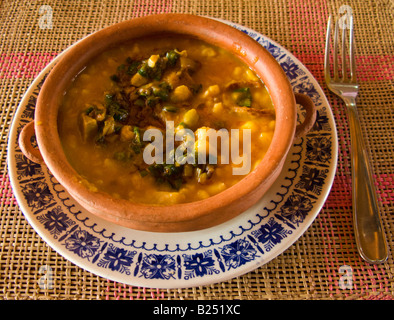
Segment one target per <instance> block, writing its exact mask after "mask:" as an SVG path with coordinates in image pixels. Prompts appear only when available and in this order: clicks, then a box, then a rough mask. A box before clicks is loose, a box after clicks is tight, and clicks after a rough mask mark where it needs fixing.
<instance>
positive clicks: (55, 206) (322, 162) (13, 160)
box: [8, 21, 337, 288]
mask: <svg viewBox="0 0 394 320" xmlns="http://www.w3.org/2000/svg"><path fill="white" fill-rule="evenodd" d="M223 22H225V23H228V24H230V25H231V26H233V27H235V28H237V29H239V30H241V31H243V32H245V33H246V34H248V35H249V36H251V37H252V38H253V39H255V40H256V41H257V42H259V43H260V44H261V45H262V46H263V47H265V48H266V49H267V50H268V51H269V52H270V53H271V54H272V56H273V57H274V58H275V59H276V60H277V61H278V63H279V64H280V65H281V66H282V68H283V70H284V71H285V72H286V74H287V76H288V78H289V80H290V83H291V84H292V86H293V89H294V91H295V92H302V93H305V94H307V95H309V96H310V97H311V98H312V99H313V101H314V102H315V105H316V106H317V119H316V123H315V125H314V127H313V129H312V131H311V132H310V133H308V135H307V136H305V137H303V138H299V139H297V140H296V141H294V145H293V147H292V148H291V150H290V152H289V155H288V158H287V159H286V162H285V165H284V168H283V170H282V173H281V175H280V176H279V177H278V179H277V181H276V182H275V183H274V185H273V186H272V187H271V189H270V190H269V191H268V192H267V193H266V195H265V196H264V197H263V199H261V200H260V202H259V203H258V204H257V205H255V206H254V207H253V208H251V209H249V210H247V211H246V212H245V213H243V214H242V215H240V216H238V217H236V218H234V219H233V220H231V221H229V222H227V223H224V224H222V225H220V226H217V227H214V228H210V229H207V230H202V231H196V232H190V233H167V234H161V233H156V234H154V236H152V233H149V232H141V231H135V230H131V229H127V228H123V227H119V226H117V225H114V224H112V223H108V222H106V221H104V220H101V219H100V218H98V217H96V216H94V215H92V214H90V213H89V212H86V211H85V210H84V209H83V208H82V207H80V206H79V204H78V203H77V202H76V201H75V200H74V199H72V197H71V196H70V195H69V194H68V193H67V192H66V191H65V190H64V188H63V187H62V186H61V185H60V184H59V183H58V182H57V181H56V179H55V178H54V177H53V176H52V174H51V173H50V172H49V171H48V169H47V168H46V166H41V165H38V164H35V163H33V162H31V161H30V160H28V159H27V158H26V157H25V156H24V155H23V154H22V153H21V150H20V148H19V145H18V143H17V141H18V135H19V132H20V130H21V129H22V128H23V126H25V125H26V124H27V123H29V122H30V121H32V120H33V118H34V109H35V103H36V100H37V96H38V93H39V90H40V88H41V86H42V84H43V82H44V80H45V77H46V75H47V74H48V73H49V71H50V69H51V68H52V67H53V65H54V63H55V62H56V61H57V59H55V60H54V61H53V62H52V63H50V64H49V65H48V66H47V67H46V68H45V69H44V70H43V71H42V73H41V74H40V75H39V76H38V77H37V79H36V80H35V81H34V82H33V83H32V85H31V86H30V88H29V90H28V91H27V92H26V94H25V96H24V98H23V100H22V101H21V103H20V106H19V108H18V110H17V113H16V115H15V118H14V121H13V124H12V128H11V133H10V139H9V152H8V157H9V158H8V164H9V174H10V180H11V183H12V185H13V189H14V190H15V196H16V198H17V200H18V203H19V205H20V207H21V209H22V211H23V212H24V214H25V216H26V218H27V220H28V221H29V222H30V224H31V225H32V226H33V227H34V228H35V230H36V231H37V232H38V233H39V235H40V236H41V237H43V239H44V240H45V241H46V242H47V243H48V244H49V245H51V246H52V247H53V248H54V249H55V250H57V251H58V252H59V253H60V254H62V255H63V256H64V257H66V258H67V259H69V260H71V261H72V262H74V263H75V264H77V265H79V266H81V267H83V268H85V269H87V270H89V271H91V272H93V273H95V274H98V275H101V276H104V277H106V278H110V279H112V280H114V281H118V282H123V283H127V284H131V285H139V286H146V287H154V288H159V287H160V288H176V287H192V286H197V285H204V284H211V283H215V282H219V281H225V280H228V279H231V278H233V277H236V276H238V275H241V274H244V273H246V272H248V271H251V270H253V269H255V268H257V267H258V266H260V265H262V264H264V263H266V262H268V261H270V260H271V259H273V258H274V257H276V256H277V255H278V254H280V253H282V252H283V251H284V250H286V248H288V247H289V246H290V245H291V244H292V243H294V241H296V239H298V237H299V236H300V235H301V234H302V233H303V232H305V230H306V229H307V228H308V226H309V225H310V224H311V223H312V222H313V220H314V218H315V217H316V215H317V214H318V212H319V210H320V209H321V207H322V206H323V204H324V201H325V198H326V196H327V194H328V192H329V190H330V188H331V185H332V182H333V177H334V174H335V168H336V160H337V159H336V157H337V136H336V129H335V123H334V120H333V115H332V113H331V109H330V106H329V104H328V102H327V100H326V98H325V96H324V93H323V91H322V89H321V88H320V87H319V85H318V83H317V82H316V80H315V79H314V78H313V77H312V75H311V74H310V73H309V71H308V70H307V69H306V68H305V67H304V66H303V65H302V64H301V63H300V62H299V61H298V60H297V59H296V58H295V57H294V56H293V55H291V54H290V53H289V52H288V51H286V50H285V49H284V48H283V47H281V46H280V45H278V44H277V43H275V42H274V41H272V40H270V39H268V38H267V37H265V36H263V35H261V34H259V33H257V32H255V31H253V30H250V29H248V28H245V27H243V26H240V25H237V24H233V23H230V22H226V21H223ZM300 116H302V114H300Z"/></svg>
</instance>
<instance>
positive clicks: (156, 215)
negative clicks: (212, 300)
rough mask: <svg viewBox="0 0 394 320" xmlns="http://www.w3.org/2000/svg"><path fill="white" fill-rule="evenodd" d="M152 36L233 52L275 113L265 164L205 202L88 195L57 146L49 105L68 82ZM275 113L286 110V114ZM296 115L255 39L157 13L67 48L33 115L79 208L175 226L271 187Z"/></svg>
mask: <svg viewBox="0 0 394 320" xmlns="http://www.w3.org/2000/svg"><path fill="white" fill-rule="evenodd" d="M196 28H197V29H198V31H197V32H196ZM152 32H153V33H155V34H156V33H157V34H158V33H163V32H164V33H171V34H172V33H175V34H182V35H191V36H194V37H197V38H199V39H202V40H204V41H207V42H209V43H212V44H214V45H217V46H220V47H223V48H225V49H227V50H229V51H231V52H233V53H234V54H236V55H237V56H238V57H239V58H240V59H241V60H243V61H244V62H246V63H247V64H248V65H249V66H250V67H251V68H252V69H253V70H254V71H255V72H256V73H257V74H258V75H259V76H260V77H261V79H262V80H263V81H264V83H265V84H266V86H267V88H268V90H269V92H270V95H271V99H272V101H273V104H274V106H275V109H276V128H275V131H274V136H273V139H272V142H271V145H270V147H269V149H268V151H267V153H266V155H265V157H264V159H263V161H262V162H261V163H260V164H259V165H258V166H257V167H256V168H255V169H254V170H253V171H252V172H250V173H249V174H248V175H247V176H246V177H244V178H243V179H242V180H240V181H239V182H238V183H236V184H235V185H233V186H231V187H230V188H228V189H226V190H224V191H222V192H221V193H219V194H217V195H214V196H211V197H209V198H207V199H204V200H199V201H194V202H188V203H180V204H173V205H149V204H136V203H133V202H131V201H129V200H126V199H115V198H113V197H111V196H110V195H109V194H106V193H103V192H94V191H90V190H88V189H87V188H86V187H85V186H83V185H82V184H81V183H80V182H79V179H78V178H77V177H79V175H78V173H77V172H76V171H75V170H74V168H73V167H72V166H71V165H70V164H69V162H68V161H67V158H66V156H65V154H64V151H63V148H62V146H61V141H60V138H59V134H58V128H57V116H58V107H55V108H54V107H53V105H57V106H59V104H60V100H61V98H62V96H63V94H64V92H65V90H66V88H67V87H68V85H69V83H70V81H71V80H72V79H73V78H75V77H76V75H77V74H78V73H79V72H80V71H81V70H83V67H84V66H85V65H86V61H87V60H89V58H90V57H93V56H95V55H96V54H98V53H100V52H102V51H103V50H105V49H106V48H109V47H110V46H113V45H114V44H116V43H120V42H122V41H124V40H122V39H124V38H125V37H128V38H129V40H130V39H132V38H136V37H137V36H138V37H141V36H147V35H148V34H152ZM106 40H107V41H106ZM278 110H279V111H280V110H286V113H284V112H278ZM296 114H297V113H296V104H295V98H294V93H293V90H292V87H291V85H290V82H289V81H288V79H287V76H286V74H285V73H284V71H283V70H282V68H281V67H280V65H279V64H278V63H277V61H276V60H275V59H274V58H273V57H272V56H271V54H270V53H269V52H268V51H267V50H266V49H264V48H263V47H262V46H261V45H260V44H258V43H257V42H256V41H255V40H254V39H252V38H250V37H249V36H247V35H246V34H244V33H242V32H241V31H239V30H237V29H235V28H233V27H231V26H228V25H226V24H224V23H222V22H220V21H217V20H213V19H210V18H207V17H201V16H196V15H190V14H158V15H151V16H145V17H141V18H135V19H132V20H127V21H123V22H120V23H117V24H115V25H112V26H109V27H106V28H104V29H102V30H100V31H97V32H95V33H93V34H91V35H89V36H87V37H86V38H84V39H82V40H80V41H79V42H77V43H76V44H75V45H74V46H72V47H71V48H69V49H68V50H67V52H66V53H65V54H64V55H63V56H62V58H61V59H60V61H59V62H58V63H57V64H56V65H55V66H54V68H53V69H52V71H51V72H50V73H49V75H48V77H47V79H46V80H45V82H44V84H43V87H42V89H41V91H40V94H39V96H38V99H37V106H36V111H35V131H36V138H37V143H38V146H39V149H40V152H41V154H42V157H43V158H44V162H45V164H46V165H47V166H48V168H49V170H50V171H51V173H52V174H53V175H54V176H55V178H56V179H57V180H58V181H59V183H60V184H62V186H63V187H64V188H65V189H66V190H67V191H68V192H69V193H70V194H71V195H72V196H73V197H74V198H76V200H77V201H78V202H80V203H81V204H82V206H83V203H88V204H89V206H91V207H93V208H95V209H96V211H100V212H102V213H103V215H104V216H105V215H106V216H108V217H115V218H116V219H119V220H130V221H139V222H144V221H146V222H157V223H166V222H170V223H173V222H182V221H190V220H195V219H198V218H201V217H203V216H205V215H208V214H210V213H211V212H213V211H215V210H217V209H220V208H222V207H226V206H231V205H233V204H235V203H236V202H238V201H248V195H249V194H251V193H252V192H253V191H254V190H256V189H257V188H258V187H259V186H260V185H261V184H262V183H264V182H267V181H268V182H269V183H270V184H272V183H273V181H270V179H271V180H272V178H273V177H276V176H277V173H278V170H281V169H282V165H283V162H284V160H285V158H286V156H287V153H288V150H289V149H290V147H291V145H292V142H293V139H294V135H295V128H296ZM104 218H105V217H104Z"/></svg>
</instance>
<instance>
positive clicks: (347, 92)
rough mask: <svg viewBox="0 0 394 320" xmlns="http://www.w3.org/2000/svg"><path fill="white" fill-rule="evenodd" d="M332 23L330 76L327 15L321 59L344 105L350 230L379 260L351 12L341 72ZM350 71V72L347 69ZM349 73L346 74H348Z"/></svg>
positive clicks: (382, 246)
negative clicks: (358, 102) (359, 109)
mask: <svg viewBox="0 0 394 320" xmlns="http://www.w3.org/2000/svg"><path fill="white" fill-rule="evenodd" d="M344 18H345V17H343V18H342V21H337V22H336V23H335V33H334V47H333V53H334V57H333V61H334V67H333V69H334V70H333V78H332V77H331V72H330V34H331V16H330V17H329V19H328V26H327V36H326V49H325V59H324V75H325V80H326V83H327V86H328V88H329V89H330V90H331V91H332V92H333V93H335V94H336V95H338V96H339V97H341V98H342V100H343V101H344V102H345V104H346V107H347V113H348V118H349V127H350V142H351V159H352V205H353V220H354V223H353V224H354V234H355V238H356V243H357V248H358V251H359V253H360V255H361V257H362V258H363V259H364V260H365V261H367V262H369V263H383V262H384V261H386V259H387V257H388V249H387V242H386V238H385V235H384V231H383V228H382V223H381V217H380V214H379V209H378V206H377V200H376V190H375V188H374V185H373V180H372V172H371V167H370V164H369V161H368V154H367V150H366V148H365V145H364V141H363V137H362V132H361V128H360V122H359V117H358V113H357V107H356V97H357V93H358V89H359V85H358V83H357V79H356V62H355V54H354V48H355V46H354V36H353V16H352V15H350V18H348V19H347V20H346V23H347V25H346V26H345V27H344V25H343V24H342V28H341V29H342V45H341V50H340V51H341V56H342V59H341V60H342V76H341V77H340V76H339V70H338V54H337V51H338V42H339V40H338V38H339V23H340V22H341V23H343V19H344ZM347 28H349V29H350V35H349V38H350V43H349V60H350V67H349V70H348V69H347V66H346V58H347V55H346V51H347V48H346V42H347V31H346V29H347ZM348 71H350V73H349V72H348ZM348 73H349V76H348Z"/></svg>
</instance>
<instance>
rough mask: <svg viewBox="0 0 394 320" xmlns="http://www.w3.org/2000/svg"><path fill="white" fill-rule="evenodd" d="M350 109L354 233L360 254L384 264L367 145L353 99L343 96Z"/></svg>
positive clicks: (383, 241)
mask: <svg viewBox="0 0 394 320" xmlns="http://www.w3.org/2000/svg"><path fill="white" fill-rule="evenodd" d="M344 100H345V103H346V105H347V109H348V116H349V126H350V141H351V158H352V204H353V219H354V232H355V237H356V243H357V248H358V250H359V253H360V255H361V257H362V258H363V259H364V260H365V261H367V262H369V263H383V262H384V261H386V259H387V257H388V249H387V242H386V238H385V235H384V231H383V228H382V222H381V217H380V214H379V208H378V205H377V199H376V190H375V187H374V183H373V179H372V171H371V167H370V164H369V160H368V154H367V150H366V148H365V145H364V141H363V137H362V132H361V128H360V121H359V117H358V113H357V109H356V102H355V99H354V98H347V99H344Z"/></svg>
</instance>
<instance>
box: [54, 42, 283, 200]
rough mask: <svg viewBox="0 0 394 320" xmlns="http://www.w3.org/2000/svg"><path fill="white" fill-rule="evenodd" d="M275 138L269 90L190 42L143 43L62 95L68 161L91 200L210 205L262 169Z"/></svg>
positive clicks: (232, 60) (107, 55)
mask: <svg viewBox="0 0 394 320" xmlns="http://www.w3.org/2000/svg"><path fill="white" fill-rule="evenodd" d="M274 129H275V109H274V106H273V105H272V102H271V98H270V95H269V93H268V91H267V89H266V87H265V85H264V83H263V82H262V81H261V80H260V79H259V78H258V77H257V76H256V74H255V73H254V72H253V71H252V69H250V68H249V67H248V66H247V65H246V64H244V63H243V62H242V61H241V60H240V59H238V58H237V57H235V56H234V55H232V54H230V53H229V52H227V51H226V50H223V49H221V48H218V47H215V46H212V45H210V44H207V43H205V42H203V41H200V40H198V39H194V38H186V37H182V36H175V35H166V36H161V37H151V38H144V39H137V40H135V41H133V42H132V43H128V44H124V45H122V46H119V47H116V48H111V49H108V50H107V51H105V52H104V53H102V54H100V55H99V56H97V57H96V58H95V59H94V60H92V61H91V62H90V63H89V64H88V65H87V66H86V68H85V69H84V70H82V71H81V72H80V73H79V74H78V75H77V76H76V77H75V79H74V81H73V83H72V84H71V86H70V87H69V89H68V90H67V92H66V93H65V95H64V98H63V101H62V105H61V107H60V110H59V116H58V130H59V135H60V139H61V142H62V145H63V149H64V151H65V154H66V156H67V158H68V160H69V162H70V163H71V165H72V166H73V167H74V168H75V170H76V171H77V172H78V174H79V177H78V178H79V179H80V181H81V183H83V184H85V185H87V186H88V188H89V189H90V190H92V191H101V192H106V193H108V194H110V195H111V196H113V197H115V198H122V199H128V200H130V201H132V202H135V203H144V204H151V205H170V204H177V203H185V202H192V201H197V200H202V199H205V198H208V197H210V196H213V195H215V194H217V193H219V192H221V191H224V190H225V189H227V188H229V187H231V186H232V185H234V184H235V183H237V182H238V181H240V180H241V179H242V178H244V177H245V176H246V175H247V174H249V173H250V172H251V171H253V169H254V168H255V167H256V166H257V165H258V164H259V163H260V162H261V161H262V159H263V157H264V155H265V153H266V151H267V149H268V147H269V145H270V143H271V140H272V136H273V133H274Z"/></svg>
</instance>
